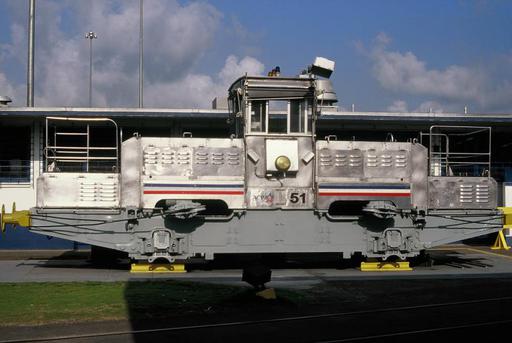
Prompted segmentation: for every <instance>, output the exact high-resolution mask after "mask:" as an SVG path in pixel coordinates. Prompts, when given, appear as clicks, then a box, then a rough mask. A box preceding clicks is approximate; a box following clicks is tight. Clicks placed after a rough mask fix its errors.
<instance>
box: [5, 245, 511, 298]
mask: <svg viewBox="0 0 512 343" xmlns="http://www.w3.org/2000/svg"><path fill="white" fill-rule="evenodd" d="M429 254H430V255H431V256H432V259H433V265H432V266H425V265H416V266H414V270H413V271H411V272H392V273H385V272H361V271H359V270H358V269H357V267H356V266H355V265H345V266H339V265H336V261H333V260H332V259H331V260H325V259H324V260H322V261H315V262H313V263H312V262H311V260H308V261H304V260H302V261H300V260H299V261H297V260H292V261H287V262H286V263H280V264H279V265H276V266H273V268H272V282H271V283H270V284H268V285H269V286H270V287H292V288H308V287H311V286H313V285H315V284H317V283H320V282H322V280H325V279H329V280H338V279H339V280H351V279H354V280H359V279H368V280H375V279H388V278H404V279H417V278H460V277H464V278H472V277H509V276H512V253H511V252H508V251H505V252H503V251H492V250H490V249H489V248H488V247H481V246H480V247H472V246H464V245H457V246H445V247H441V248H437V249H432V250H430V251H429ZM35 255H36V256H41V254H35ZM86 256H87V255H86V254H84V253H79V254H76V253H75V254H73V253H69V252H65V253H63V254H61V255H56V256H53V257H51V258H49V259H41V258H35V259H34V258H28V257H27V256H26V255H23V254H21V253H20V254H17V255H16V254H13V253H11V255H10V257H8V258H7V259H6V256H5V255H3V256H2V253H0V282H71V281H103V282H113V281H127V280H147V279H169V278H171V279H179V280H192V281H206V282H210V283H224V284H239V285H244V284H245V283H242V282H241V281H240V277H241V269H240V268H239V266H236V265H229V264H227V265H226V264H223V265H220V266H215V265H214V266H213V268H214V269H213V270H204V269H201V267H195V268H192V270H191V271H189V272H188V273H180V274H168V273H165V274H163V273H142V274H134V273H130V272H129V270H128V269H129V264H128V263H124V264H123V263H120V264H116V265H114V266H111V267H97V266H95V265H93V264H91V263H90V262H89V261H88V260H87V259H86ZM15 258H20V259H15ZM298 281H300V282H298Z"/></svg>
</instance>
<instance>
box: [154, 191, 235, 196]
mask: <svg viewBox="0 0 512 343" xmlns="http://www.w3.org/2000/svg"><path fill="white" fill-rule="evenodd" d="M144 194H205V195H244V192H243V191H144Z"/></svg>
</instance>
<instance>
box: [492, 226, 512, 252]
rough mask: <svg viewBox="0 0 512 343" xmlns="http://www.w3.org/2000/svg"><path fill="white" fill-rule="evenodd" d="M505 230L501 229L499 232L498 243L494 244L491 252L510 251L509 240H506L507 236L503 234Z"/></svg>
mask: <svg viewBox="0 0 512 343" xmlns="http://www.w3.org/2000/svg"><path fill="white" fill-rule="evenodd" d="M503 230H504V229H501V230H500V231H499V232H498V236H497V237H496V241H495V242H494V244H493V246H492V247H491V250H510V246H509V245H508V244H507V240H506V239H505V235H504V234H503Z"/></svg>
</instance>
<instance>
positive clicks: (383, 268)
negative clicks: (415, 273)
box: [361, 261, 412, 272]
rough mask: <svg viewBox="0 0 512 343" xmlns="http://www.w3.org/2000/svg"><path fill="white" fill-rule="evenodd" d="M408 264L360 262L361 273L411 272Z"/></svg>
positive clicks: (405, 262)
mask: <svg viewBox="0 0 512 343" xmlns="http://www.w3.org/2000/svg"><path fill="white" fill-rule="evenodd" d="M411 270H412V268H411V267H410V266H409V262H407V261H404V262H386V261H384V262H361V271H362V272H407V271H411Z"/></svg>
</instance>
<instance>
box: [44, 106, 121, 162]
mask: <svg viewBox="0 0 512 343" xmlns="http://www.w3.org/2000/svg"><path fill="white" fill-rule="evenodd" d="M52 121H61V122H63V121H68V122H83V123H84V125H82V126H78V129H80V130H77V132H71V131H73V130H71V131H69V130H63V131H58V126H57V124H54V132H53V142H50V141H51V138H50V135H49V125H50V123H51V122H52ZM97 122H108V123H111V124H113V127H114V130H115V135H114V138H115V146H91V125H92V127H95V126H94V125H93V124H91V123H97ZM118 133H119V128H118V125H117V123H116V122H115V121H114V120H112V119H110V118H83V117H51V116H48V117H46V144H45V148H44V150H43V152H44V156H45V158H46V161H47V162H46V171H61V169H63V170H66V169H69V168H67V167H65V166H57V165H56V164H58V163H59V162H60V163H85V164H84V168H85V172H89V171H90V166H95V167H102V168H103V169H106V170H110V169H115V170H119V140H118V136H119V135H118ZM57 137H62V138H59V140H60V141H62V140H63V139H64V140H65V139H66V138H65V137H76V138H75V141H74V142H73V144H79V143H76V140H77V139H81V140H82V142H84V143H83V145H59V144H58V139H57ZM80 137H84V138H80ZM68 142H69V140H68ZM101 151H103V152H104V153H100V152H101ZM94 152H97V153H96V154H94ZM107 152H112V153H107ZM98 154H99V155H100V156H98ZM101 155H102V156H101ZM105 155H106V156H105ZM109 155H111V156H109ZM95 161H96V162H98V164H97V165H95V164H94V162H95ZM106 161H115V165H108V166H105V165H103V166H100V164H99V163H100V162H106ZM50 164H52V165H51V166H50ZM60 167H63V168H60ZM105 167H107V168H105Z"/></svg>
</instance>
